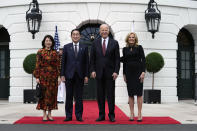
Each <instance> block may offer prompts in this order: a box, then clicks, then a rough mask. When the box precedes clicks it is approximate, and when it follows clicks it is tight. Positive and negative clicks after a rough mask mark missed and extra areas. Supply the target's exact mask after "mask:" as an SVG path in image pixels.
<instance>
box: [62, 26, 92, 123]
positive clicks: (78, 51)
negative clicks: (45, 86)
mask: <svg viewBox="0 0 197 131" xmlns="http://www.w3.org/2000/svg"><path fill="white" fill-rule="evenodd" d="M71 38H72V43H69V44H66V45H65V46H64V49H63V56H62V70H61V80H62V81H65V83H66V105H65V110H66V119H65V120H64V121H71V120H72V112H73V94H74V98H75V101H76V102H75V116H76V119H77V120H78V121H83V119H82V114H83V100H82V96H83V86H84V83H87V82H88V75H89V73H88V68H89V67H88V65H89V56H88V47H87V46H85V45H83V44H81V43H80V42H79V40H80V31H79V30H78V29H74V30H72V32H71Z"/></svg>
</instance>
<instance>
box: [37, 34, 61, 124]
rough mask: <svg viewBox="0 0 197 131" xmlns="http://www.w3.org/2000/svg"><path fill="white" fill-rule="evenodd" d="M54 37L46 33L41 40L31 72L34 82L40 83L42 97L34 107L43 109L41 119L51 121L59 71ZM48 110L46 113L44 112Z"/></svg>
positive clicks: (54, 106)
mask: <svg viewBox="0 0 197 131" xmlns="http://www.w3.org/2000/svg"><path fill="white" fill-rule="evenodd" d="M54 45H55V42H54V39H53V37H52V36H51V35H46V36H45V37H44V39H43V41H42V47H43V48H42V49H39V50H38V52H37V56H36V67H35V70H34V72H33V74H34V76H35V77H36V82H37V83H40V85H41V88H42V96H43V98H42V99H40V100H39V101H38V105H37V107H36V109H38V110H43V121H47V120H49V121H53V118H52V116H51V110H54V109H58V107H57V89H58V76H59V74H60V72H59V64H60V60H59V56H58V53H57V52H56V50H54ZM46 111H48V114H47V113H46Z"/></svg>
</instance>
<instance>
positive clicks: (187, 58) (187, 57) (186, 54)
mask: <svg viewBox="0 0 197 131" xmlns="http://www.w3.org/2000/svg"><path fill="white" fill-rule="evenodd" d="M185 56H186V57H185V59H186V60H189V58H190V57H189V56H190V52H185Z"/></svg>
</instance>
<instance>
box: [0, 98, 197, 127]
mask: <svg viewBox="0 0 197 131" xmlns="http://www.w3.org/2000/svg"><path fill="white" fill-rule="evenodd" d="M118 106H119V107H120V108H121V109H122V111H124V112H125V114H126V115H128V116H129V106H128V104H118ZM58 107H59V109H58V110H55V111H53V116H64V114H65V111H64V104H59V105H58ZM35 108H36V104H23V103H8V101H0V124H12V123H13V122H15V121H16V120H18V119H20V118H22V117H23V116H42V111H38V110H36V109H35ZM135 109H137V107H136V105H135ZM135 111H136V113H135V114H136V115H137V110H135ZM143 116H170V117H172V118H174V119H176V120H178V121H180V122H181V123H182V124H191V125H192V124H197V105H195V104H194V101H192V100H187V101H179V102H178V103H162V104H143ZM1 127H5V128H6V125H0V131H2V130H1ZM9 127H10V126H9ZM11 127H13V128H15V127H17V126H11ZM11 127H10V128H11ZM60 127H62V126H60ZM82 127H83V126H82ZM84 127H85V126H84ZM90 127H91V126H90ZM98 127H99V126H98ZM132 127H135V126H132ZM145 127H146V126H145ZM195 127H196V126H195ZM177 128H179V126H178V127H177ZM191 128H193V126H191ZM196 129H197V127H196Z"/></svg>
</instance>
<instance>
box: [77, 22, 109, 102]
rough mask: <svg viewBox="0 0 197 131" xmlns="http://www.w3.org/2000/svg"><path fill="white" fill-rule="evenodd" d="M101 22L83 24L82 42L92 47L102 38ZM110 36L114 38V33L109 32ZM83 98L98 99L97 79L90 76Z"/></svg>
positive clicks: (81, 29) (81, 28) (81, 30)
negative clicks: (94, 42)
mask: <svg viewBox="0 0 197 131" xmlns="http://www.w3.org/2000/svg"><path fill="white" fill-rule="evenodd" d="M100 25H101V24H99V23H88V24H85V25H82V26H81V27H80V28H79V30H80V32H81V43H83V44H87V45H88V47H89V52H90V48H91V45H92V42H93V41H94V40H95V39H98V38H100V37H101V36H100V34H99V27H100ZM109 37H110V38H113V36H112V34H111V33H110V34H109ZM83 99H86V100H95V99H96V80H95V79H92V78H90V79H89V81H88V84H86V85H85V87H84V91H83Z"/></svg>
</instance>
